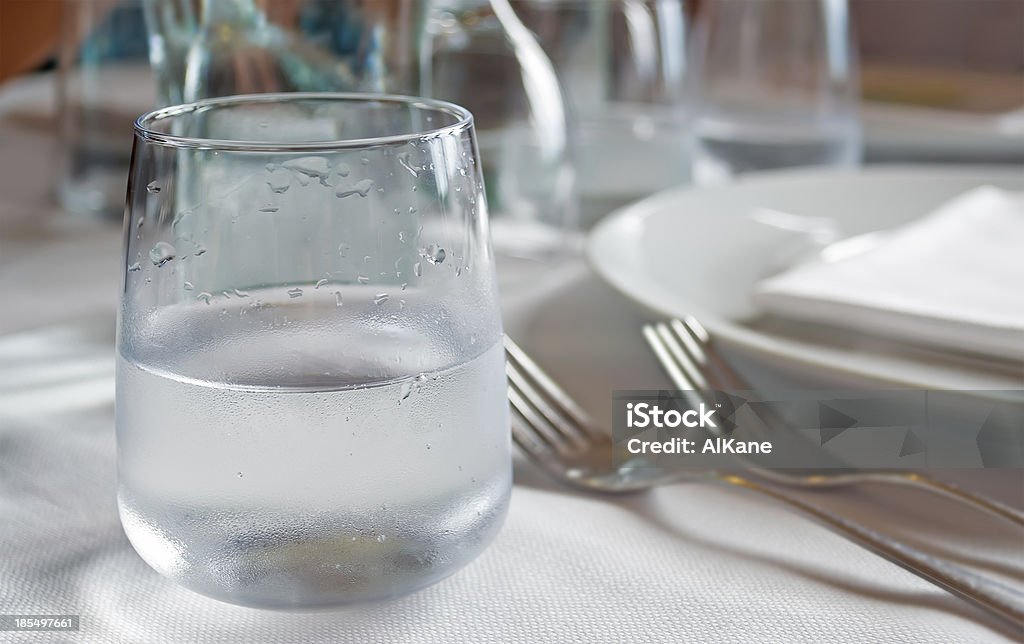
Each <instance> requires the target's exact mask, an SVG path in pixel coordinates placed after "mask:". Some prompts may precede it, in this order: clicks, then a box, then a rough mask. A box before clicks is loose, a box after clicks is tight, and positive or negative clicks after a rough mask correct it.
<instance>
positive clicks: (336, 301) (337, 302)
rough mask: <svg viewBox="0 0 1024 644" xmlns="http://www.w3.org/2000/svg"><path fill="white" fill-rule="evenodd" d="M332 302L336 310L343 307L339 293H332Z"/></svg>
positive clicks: (343, 303)
mask: <svg viewBox="0 0 1024 644" xmlns="http://www.w3.org/2000/svg"><path fill="white" fill-rule="evenodd" d="M334 302H335V304H336V305H337V306H338V308H341V307H342V306H344V305H345V302H344V300H342V298H341V291H335V292H334Z"/></svg>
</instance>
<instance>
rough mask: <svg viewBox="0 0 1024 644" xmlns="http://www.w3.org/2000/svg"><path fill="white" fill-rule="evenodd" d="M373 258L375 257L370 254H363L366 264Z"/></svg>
mask: <svg viewBox="0 0 1024 644" xmlns="http://www.w3.org/2000/svg"><path fill="white" fill-rule="evenodd" d="M371 259H373V258H372V257H370V256H369V255H363V263H364V264H369V263H370V260H371Z"/></svg>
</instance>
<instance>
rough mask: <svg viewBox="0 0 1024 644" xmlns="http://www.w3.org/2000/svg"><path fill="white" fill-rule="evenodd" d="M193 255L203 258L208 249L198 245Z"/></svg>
mask: <svg viewBox="0 0 1024 644" xmlns="http://www.w3.org/2000/svg"><path fill="white" fill-rule="evenodd" d="M192 254H193V255H195V256H196V257H202V256H203V255H204V254H206V249H205V248H203V247H202V246H198V245H197V246H196V252H194V253H192Z"/></svg>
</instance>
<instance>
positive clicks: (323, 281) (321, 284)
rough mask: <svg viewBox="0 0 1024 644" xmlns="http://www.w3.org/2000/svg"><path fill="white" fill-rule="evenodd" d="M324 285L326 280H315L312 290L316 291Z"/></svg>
mask: <svg viewBox="0 0 1024 644" xmlns="http://www.w3.org/2000/svg"><path fill="white" fill-rule="evenodd" d="M326 283H327V280H326V279H321V280H317V282H316V286H314V287H313V290H316V289H318V288H320V287H321V286H323V285H324V284H326Z"/></svg>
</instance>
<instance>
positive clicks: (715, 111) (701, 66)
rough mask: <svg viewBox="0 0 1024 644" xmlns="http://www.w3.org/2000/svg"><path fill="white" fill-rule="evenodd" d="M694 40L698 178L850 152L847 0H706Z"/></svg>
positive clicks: (847, 160)
mask: <svg viewBox="0 0 1024 644" xmlns="http://www.w3.org/2000/svg"><path fill="white" fill-rule="evenodd" d="M693 43H694V47H693V51H692V56H691V59H692V60H691V62H692V65H691V67H692V70H693V75H692V78H693V81H694V84H693V91H692V92H691V94H692V96H693V97H694V98H695V99H696V108H695V112H696V116H695V120H694V125H693V130H694V134H695V138H696V150H695V156H694V168H693V171H694V179H695V181H696V182H697V183H702V184H707V183H718V182H721V181H726V180H729V179H730V178H732V177H733V176H735V175H737V174H741V173H744V172H751V171H759V170H772V169H776V168H787V167H799V166H851V165H855V164H856V163H858V162H859V160H860V153H861V136H860V125H859V121H858V117H857V106H858V83H857V70H856V51H855V48H854V46H853V39H852V31H851V28H850V21H849V11H848V7H847V2H846V0H770V1H766V0H707V1H706V2H704V3H703V4H702V5H701V12H700V14H698V18H697V29H696V31H695V34H694V38H693Z"/></svg>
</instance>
